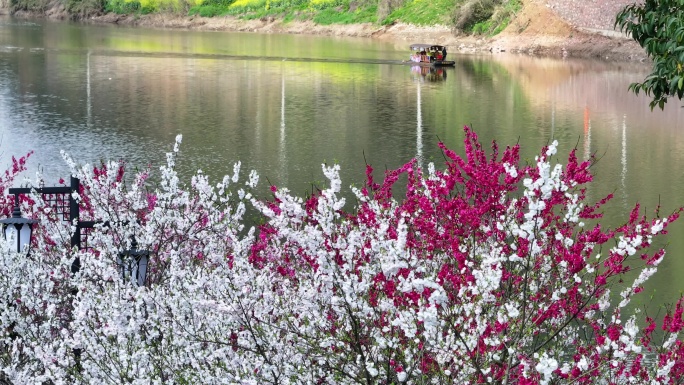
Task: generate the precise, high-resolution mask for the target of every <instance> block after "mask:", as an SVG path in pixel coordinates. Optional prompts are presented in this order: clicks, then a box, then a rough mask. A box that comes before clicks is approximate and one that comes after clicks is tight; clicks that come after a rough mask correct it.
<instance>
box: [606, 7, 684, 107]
mask: <svg viewBox="0 0 684 385" xmlns="http://www.w3.org/2000/svg"><path fill="white" fill-rule="evenodd" d="M615 25H616V26H618V27H619V28H620V30H621V31H623V32H626V33H628V34H629V35H631V36H632V38H633V39H634V40H636V41H637V42H638V43H639V44H640V45H641V46H642V47H643V48H645V49H646V53H647V54H648V56H649V57H650V58H651V59H653V71H652V72H651V74H650V75H648V76H647V77H646V79H644V81H643V82H641V83H633V84H631V85H630V86H629V88H630V90H632V91H634V92H635V93H637V94H638V93H639V92H641V91H643V92H644V93H646V95H648V96H649V97H652V100H651V102H650V106H651V109H652V108H653V107H655V106H658V107H660V108H661V109H662V108H663V107H664V106H665V103H666V102H667V99H668V98H670V97H675V96H676V97H677V98H678V99H680V100H681V99H682V97H684V1H683V0H646V1H644V2H640V3H636V4H632V5H629V6H627V7H625V8H624V9H623V10H622V11H621V12H620V13H619V14H618V15H617V17H616V21H615Z"/></svg>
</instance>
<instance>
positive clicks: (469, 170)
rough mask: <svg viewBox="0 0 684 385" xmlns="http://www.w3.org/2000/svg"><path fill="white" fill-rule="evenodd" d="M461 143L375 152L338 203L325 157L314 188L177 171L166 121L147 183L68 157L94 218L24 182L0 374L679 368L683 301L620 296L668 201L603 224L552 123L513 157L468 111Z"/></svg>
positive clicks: (466, 379)
mask: <svg viewBox="0 0 684 385" xmlns="http://www.w3.org/2000/svg"><path fill="white" fill-rule="evenodd" d="M464 142H465V157H461V156H459V155H457V154H456V153H455V152H454V151H452V150H449V149H447V148H446V147H444V146H443V145H441V144H440V146H441V147H442V149H443V151H444V154H445V156H446V160H447V161H446V165H445V167H444V168H442V169H437V168H436V167H435V166H434V165H430V166H429V167H428V168H427V170H425V171H424V170H421V169H420V168H418V167H417V166H416V162H415V161H411V162H409V163H407V164H406V165H404V166H403V167H401V168H400V169H398V170H394V171H390V172H388V173H386V175H385V179H384V180H383V181H382V183H379V184H378V183H376V182H375V181H374V180H373V172H372V171H373V170H372V168H371V167H370V166H369V167H368V169H367V182H366V183H365V185H364V187H363V188H360V189H352V194H353V196H354V198H355V199H356V201H357V204H356V206H355V207H354V208H353V209H352V210H346V209H345V207H347V205H346V201H345V198H344V197H343V195H342V181H341V180H340V177H339V166H337V165H335V166H326V165H324V166H323V172H324V174H325V176H326V177H327V178H328V180H329V186H328V187H327V188H324V189H323V190H321V191H319V192H318V193H316V194H314V195H312V196H310V197H307V198H301V197H296V196H293V195H292V194H291V193H290V192H289V191H288V190H287V189H283V188H277V187H275V186H273V187H272V189H271V190H272V192H273V198H272V199H258V198H257V197H255V196H253V195H252V193H251V191H252V190H253V189H254V187H256V185H257V182H258V177H257V175H256V173H254V172H252V173H250V174H249V177H248V178H247V180H246V181H245V182H241V181H240V167H239V164H238V165H236V166H235V167H234V170H233V175H229V176H226V177H224V178H223V180H222V181H221V182H219V183H215V184H212V183H211V182H210V181H209V179H208V178H207V177H206V176H205V175H204V174H203V173H202V172H201V171H200V172H198V173H197V174H196V175H195V176H194V177H193V178H192V180H191V181H190V183H189V184H183V183H181V182H180V179H179V177H178V175H177V173H176V171H175V162H176V157H177V152H178V146H179V144H180V138H179V139H178V140H177V143H176V146H175V147H174V151H173V152H171V153H169V154H168V157H167V165H166V166H164V167H162V168H161V169H160V170H159V175H158V177H157V180H158V181H159V182H158V183H157V184H156V185H154V184H153V183H152V182H151V180H152V178H150V176H151V175H152V174H153V170H151V169H145V170H143V171H142V172H139V173H137V174H136V175H134V176H132V177H126V176H125V175H126V173H125V167H124V166H125V165H123V164H122V163H119V162H110V163H107V164H103V165H100V166H98V167H92V166H89V165H85V166H79V165H78V164H77V163H76V162H74V161H73V160H71V158H69V157H68V156H65V159H66V160H67V163H68V164H69V166H70V167H71V171H72V174H73V175H74V176H76V177H78V178H79V179H80V180H81V185H82V189H81V190H80V191H79V193H78V194H76V195H77V198H78V200H79V202H80V205H81V209H82V212H83V213H84V214H83V215H84V217H87V218H89V219H93V220H98V221H99V224H98V225H97V226H96V227H95V229H93V230H92V231H91V232H90V233H89V235H88V246H89V247H87V248H84V249H83V250H78V249H72V248H71V247H70V244H69V239H70V235H71V233H72V232H73V231H74V228H73V224H69V223H64V222H61V221H59V220H56V219H55V215H54V214H55V213H54V212H53V210H52V209H51V207H49V205H47V204H46V203H45V202H43V201H41V198H40V196H37V195H33V196H31V197H27V198H26V199H25V200H24V203H23V205H22V209H23V212H24V213H25V214H29V215H30V216H31V217H32V218H34V219H36V220H38V221H39V222H40V223H39V231H38V234H37V235H36V237H35V238H34V242H33V245H32V249H31V252H30V253H29V254H28V255H27V254H21V255H17V254H16V253H15V252H13V251H10V250H7V249H6V248H3V249H2V251H1V253H0V256H1V258H0V268H2V270H3V274H0V293H1V295H2V296H3V297H2V300H4V303H5V304H6V306H5V308H3V309H2V311H1V312H0V323H2V328H1V329H0V330H1V334H0V338H1V339H0V347H1V348H2V355H1V356H0V358H1V359H2V364H3V367H2V371H3V373H4V378H3V380H5V381H6V382H8V383H15V384H23V383H29V382H36V381H37V382H50V383H55V384H59V383H65V384H66V383H68V384H72V383H104V384H122V383H131V384H137V383H140V384H149V383H175V384H184V383H206V384H223V383H226V384H264V383H266V384H399V383H407V384H425V383H435V384H441V383H463V384H468V383H472V384H474V383H496V384H562V383H567V384H594V383H606V384H610V383H616V384H617V383H637V384H642V383H644V384H645V383H649V384H650V383H654V384H655V383H671V384H676V383H681V381H682V380H681V378H682V377H683V375H684V373H683V371H684V365H683V363H684V361H683V360H682V355H683V354H684V346H683V345H682V341H681V339H680V334H679V333H680V332H681V329H682V326H683V325H684V320H683V318H682V315H683V312H684V311H683V309H684V308H683V307H682V306H683V304H682V301H680V302H679V303H677V304H676V305H674V307H673V309H672V311H671V312H670V313H669V314H668V315H667V316H666V317H665V318H664V320H663V321H662V322H661V323H658V324H657V323H656V321H655V320H654V319H651V318H647V319H646V320H641V319H638V318H637V316H636V315H635V314H629V310H628V309H629V307H628V304H629V303H630V301H631V300H632V298H633V297H634V296H635V295H638V294H639V293H640V292H641V291H642V290H643V283H644V282H645V281H646V280H647V279H648V278H649V277H651V276H652V275H653V274H654V273H655V272H656V269H657V266H658V264H659V263H660V262H661V261H662V259H663V258H664V255H665V252H664V250H662V249H659V248H656V247H653V246H652V244H653V242H654V239H655V237H657V236H660V235H663V234H666V232H667V226H668V225H669V224H670V223H672V222H673V221H674V220H676V219H677V217H678V214H679V211H676V212H674V213H672V214H671V215H668V216H667V217H663V218H659V217H656V218H654V219H648V218H646V217H643V216H642V215H641V214H640V211H641V209H640V207H639V206H636V207H635V208H634V210H633V211H632V212H631V213H630V215H629V216H628V218H626V221H625V224H623V225H621V226H618V227H616V228H607V227H605V226H604V225H603V224H602V223H601V212H600V209H601V207H602V206H603V205H605V204H606V203H607V202H608V201H609V199H610V196H609V197H606V198H605V199H603V200H601V201H599V202H595V203H587V202H586V200H587V198H586V188H587V186H588V184H589V183H590V182H591V181H592V176H591V174H590V172H589V167H590V165H591V161H587V162H580V161H578V160H577V158H576V156H575V153H574V151H573V152H571V153H570V154H569V156H568V160H567V162H565V164H564V165H560V164H553V158H554V156H555V154H556V146H557V143H556V142H554V143H552V144H551V145H549V146H548V147H545V148H543V149H542V152H541V154H540V155H539V156H538V157H537V158H536V159H535V163H534V164H530V165H523V164H521V162H520V158H519V147H518V146H514V147H507V148H505V149H504V150H503V151H501V152H500V150H499V148H498V147H497V146H496V144H494V145H493V146H492V151H491V153H490V154H487V153H486V151H485V150H484V149H483V148H482V146H481V145H480V143H479V141H478V138H477V136H476V134H475V133H474V132H473V131H471V130H470V129H469V128H467V127H466V128H465V141H464ZM12 175H14V174H12ZM402 175H405V176H406V180H407V182H406V188H405V189H403V190H405V194H402V196H401V197H399V196H398V194H397V193H396V192H394V188H395V185H396V184H397V183H398V181H399V180H403V179H401V178H400V177H401V176H402ZM126 181H128V183H127V182H126ZM7 183H9V182H7ZM7 185H8V184H7ZM0 188H2V186H0ZM5 202H6V203H5V205H7V204H8V203H7V202H9V201H7V200H6V201H5ZM250 207H251V208H253V209H255V210H256V211H257V212H258V213H259V215H260V218H258V219H257V221H253V220H249V221H248V219H247V214H246V213H247V210H248V208H250ZM250 223H257V224H258V226H256V227H254V226H251V225H249V224H250ZM133 240H135V242H136V243H137V245H138V247H139V248H141V249H142V248H144V249H147V250H150V251H151V260H150V265H149V268H148V270H149V274H148V277H147V281H146V283H145V285H144V286H138V285H137V283H136V282H132V281H131V280H129V279H122V274H121V270H120V266H119V263H120V261H121V258H122V255H124V254H123V251H124V250H126V249H129V248H130V247H131V246H132V243H133ZM76 257H78V258H79V260H80V261H81V269H80V270H79V271H78V272H76V273H72V272H71V270H70V266H71V263H72V262H73V260H74V258H76ZM639 264H640V265H641V266H642V267H640V271H639V274H637V276H636V278H631V277H634V276H635V275H634V274H633V273H631V270H633V269H634V268H635V267H634V266H637V265H639ZM623 281H624V282H628V283H629V284H627V285H626V286H624V285H616V284H617V283H619V282H623ZM619 286H624V288H622V289H621V290H618V291H619V292H618V293H612V292H611V289H615V288H618V289H619ZM658 325H660V328H659V329H660V330H656V329H657V328H658Z"/></svg>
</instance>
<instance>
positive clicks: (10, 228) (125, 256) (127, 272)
mask: <svg viewBox="0 0 684 385" xmlns="http://www.w3.org/2000/svg"><path fill="white" fill-rule="evenodd" d="M79 188H80V181H79V180H78V178H76V177H73V176H72V177H71V180H70V184H69V186H56V187H37V188H32V187H14V188H10V189H9V190H8V192H9V193H10V194H12V195H14V211H13V212H12V218H7V219H2V220H0V223H1V224H2V226H3V234H4V236H5V239H8V240H9V239H16V245H17V252H21V251H22V250H23V248H24V247H25V246H26V245H29V244H30V243H31V235H32V228H33V225H34V224H35V223H37V221H35V220H33V219H27V218H22V216H21V210H20V209H19V195H20V194H29V193H31V192H36V193H38V194H41V195H42V196H43V199H45V200H46V202H48V203H50V204H52V205H53V206H54V208H55V212H57V213H58V214H59V215H61V216H62V219H63V220H65V221H68V222H69V223H73V224H75V225H76V226H75V230H76V231H74V233H73V234H72V236H71V247H76V248H77V249H78V250H82V249H87V248H88V245H87V238H88V237H87V234H88V233H87V232H86V233H84V230H88V229H93V228H95V225H97V224H98V223H102V222H100V221H82V220H81V219H80V215H79V214H80V210H79V207H78V201H77V200H76V199H74V193H75V192H78V191H79ZM105 226H107V223H105ZM149 258H150V252H149V251H147V250H138V244H137V243H136V242H135V239H133V242H132V243H131V249H130V250H126V251H124V252H121V253H119V257H118V258H117V265H119V270H120V273H121V278H123V279H130V280H131V281H133V282H136V283H137V285H138V286H143V285H145V279H146V276H147V262H148V261H149ZM80 268H81V260H80V258H79V257H78V256H77V257H76V258H74V262H73V263H72V264H71V272H72V273H76V272H78V271H79V270H80Z"/></svg>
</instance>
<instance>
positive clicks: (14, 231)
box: [0, 195, 38, 253]
mask: <svg viewBox="0 0 684 385" xmlns="http://www.w3.org/2000/svg"><path fill="white" fill-rule="evenodd" d="M37 222H38V221H36V220H34V219H27V218H24V217H22V216H21V210H20V209H19V200H18V197H17V196H16V195H15V196H14V210H12V217H11V218H6V219H2V220H0V224H2V234H3V235H4V236H5V239H6V240H8V241H9V240H16V245H15V246H16V248H15V250H16V251H17V253H21V252H22V251H23V250H24V248H25V247H28V246H30V244H31V232H32V231H33V225H34V224H36V223H37ZM10 246H11V245H10Z"/></svg>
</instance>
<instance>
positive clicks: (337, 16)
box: [0, 0, 523, 36]
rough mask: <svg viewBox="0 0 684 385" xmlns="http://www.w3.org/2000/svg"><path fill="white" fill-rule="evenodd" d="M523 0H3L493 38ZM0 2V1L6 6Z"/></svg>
mask: <svg viewBox="0 0 684 385" xmlns="http://www.w3.org/2000/svg"><path fill="white" fill-rule="evenodd" d="M522 1H523V0H0V2H3V3H4V8H6V9H9V11H10V12H17V11H28V12H34V13H38V14H40V13H43V14H47V13H48V12H50V11H51V10H53V9H54V8H55V7H62V8H63V9H65V10H66V13H67V14H68V15H69V17H70V18H72V19H81V18H86V17H90V16H95V15H102V14H105V13H116V14H127V15H136V14H138V15H140V14H151V13H171V14H175V15H182V16H195V15H197V16H202V17H218V16H225V15H231V16H236V17H239V18H243V19H247V20H249V19H263V18H274V19H279V20H283V21H285V22H288V21H308V20H311V21H313V22H315V23H317V24H321V25H331V24H359V23H373V24H378V25H390V24H393V23H397V22H402V23H407V24H414V25H418V26H430V25H447V26H450V27H452V28H453V29H454V30H455V31H457V32H462V33H466V34H480V35H486V36H492V35H495V34H497V33H499V32H500V31H502V30H503V29H504V28H505V27H506V26H507V25H508V23H509V22H510V20H511V19H512V18H513V16H514V15H515V13H516V12H517V11H518V10H520V8H521V7H522ZM3 3H0V4H3Z"/></svg>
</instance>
